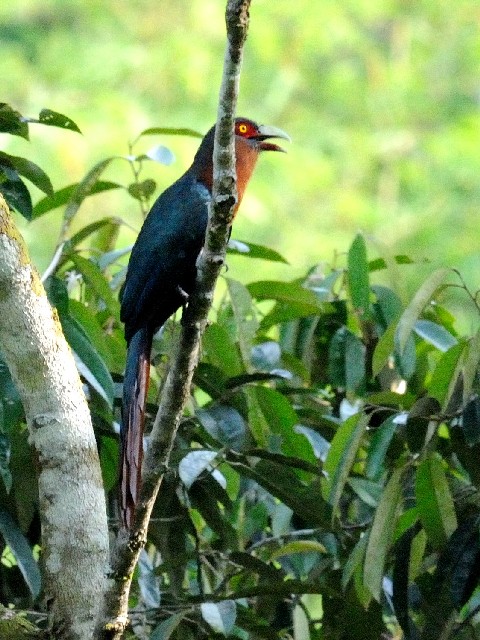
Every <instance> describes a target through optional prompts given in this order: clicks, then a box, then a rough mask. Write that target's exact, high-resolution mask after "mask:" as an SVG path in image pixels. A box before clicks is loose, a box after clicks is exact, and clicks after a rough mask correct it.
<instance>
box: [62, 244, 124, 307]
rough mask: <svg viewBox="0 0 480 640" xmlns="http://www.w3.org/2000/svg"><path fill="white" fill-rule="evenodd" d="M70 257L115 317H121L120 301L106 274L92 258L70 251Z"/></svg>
mask: <svg viewBox="0 0 480 640" xmlns="http://www.w3.org/2000/svg"><path fill="white" fill-rule="evenodd" d="M68 257H69V259H70V260H71V261H72V262H73V264H74V266H75V268H76V269H77V271H79V273H81V274H82V276H83V278H84V280H85V282H87V283H88V284H89V286H90V287H91V289H92V290H93V292H94V293H95V295H96V296H97V298H100V299H101V300H103V302H104V303H105V306H106V307H107V309H108V311H109V312H110V313H111V315H112V316H113V317H114V318H119V317H120V303H119V302H118V300H117V298H116V297H115V296H114V295H113V291H112V290H111V289H110V287H109V285H108V281H107V280H106V279H105V276H104V275H103V273H102V272H101V271H100V269H99V268H98V267H97V265H96V264H94V263H93V262H92V261H91V260H87V259H86V258H83V257H82V256H80V255H78V254H77V253H73V252H72V253H69V254H68Z"/></svg>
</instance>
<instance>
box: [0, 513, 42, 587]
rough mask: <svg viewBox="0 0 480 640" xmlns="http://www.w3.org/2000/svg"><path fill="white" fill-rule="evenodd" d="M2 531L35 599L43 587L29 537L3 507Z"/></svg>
mask: <svg viewBox="0 0 480 640" xmlns="http://www.w3.org/2000/svg"><path fill="white" fill-rule="evenodd" d="M0 533H1V535H2V537H3V539H4V541H5V544H7V545H8V546H9V547H10V549H11V551H12V553H13V555H14V556H15V560H16V561H17V564H18V568H19V569H20V571H21V573H22V576H23V578H24V580H25V582H26V583H27V586H28V588H29V590H30V593H31V594H32V597H33V599H35V598H36V597H37V596H38V595H39V593H40V588H41V581H42V579H41V576H40V570H39V568H38V565H37V563H36V562H35V560H34V558H33V555H32V550H31V548H30V545H29V544H28V541H27V539H26V538H25V536H24V535H23V533H22V532H21V530H20V529H19V527H18V525H17V523H16V522H15V521H14V520H13V518H12V516H11V515H10V514H9V513H8V511H6V510H5V509H3V508H2V507H0Z"/></svg>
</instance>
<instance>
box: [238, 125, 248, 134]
mask: <svg viewBox="0 0 480 640" xmlns="http://www.w3.org/2000/svg"><path fill="white" fill-rule="evenodd" d="M238 130H239V131H240V133H247V125H246V124H241V125H239V127H238Z"/></svg>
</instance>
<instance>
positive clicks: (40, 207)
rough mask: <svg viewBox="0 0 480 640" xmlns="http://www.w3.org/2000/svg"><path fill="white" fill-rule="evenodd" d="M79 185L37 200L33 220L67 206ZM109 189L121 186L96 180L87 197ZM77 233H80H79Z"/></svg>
mask: <svg viewBox="0 0 480 640" xmlns="http://www.w3.org/2000/svg"><path fill="white" fill-rule="evenodd" d="M79 184H80V183H79V182H76V183H75V184H71V185H69V186H68V187H63V189H59V190H58V191H55V193H54V194H53V195H52V196H47V197H46V198H42V199H41V200H39V201H38V202H37V204H36V205H35V207H34V208H33V218H34V219H35V218H39V217H40V216H42V215H43V214H44V213H47V212H48V211H53V209H57V208H58V207H62V206H63V205H65V204H67V202H69V200H70V199H71V198H72V197H73V194H74V193H75V191H76V190H77V189H78V187H79ZM111 189H123V186H122V185H121V184H118V183H116V182H109V181H105V180H98V181H97V182H96V183H95V184H94V185H93V186H92V188H91V189H90V194H89V195H93V194H95V193H102V192H103V191H110V190H111ZM93 224H96V223H93ZM79 233H81V231H80V232H79Z"/></svg>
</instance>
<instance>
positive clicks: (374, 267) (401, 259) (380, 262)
mask: <svg viewBox="0 0 480 640" xmlns="http://www.w3.org/2000/svg"><path fill="white" fill-rule="evenodd" d="M394 260H395V262H396V263H397V264H415V260H412V259H411V258H409V257H408V256H406V255H404V254H399V255H397V256H394ZM387 266H388V265H387V263H386V261H385V260H384V259H383V258H376V259H375V260H370V261H369V263H368V270H369V271H370V272H372V271H380V270H381V269H386V268H387Z"/></svg>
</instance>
